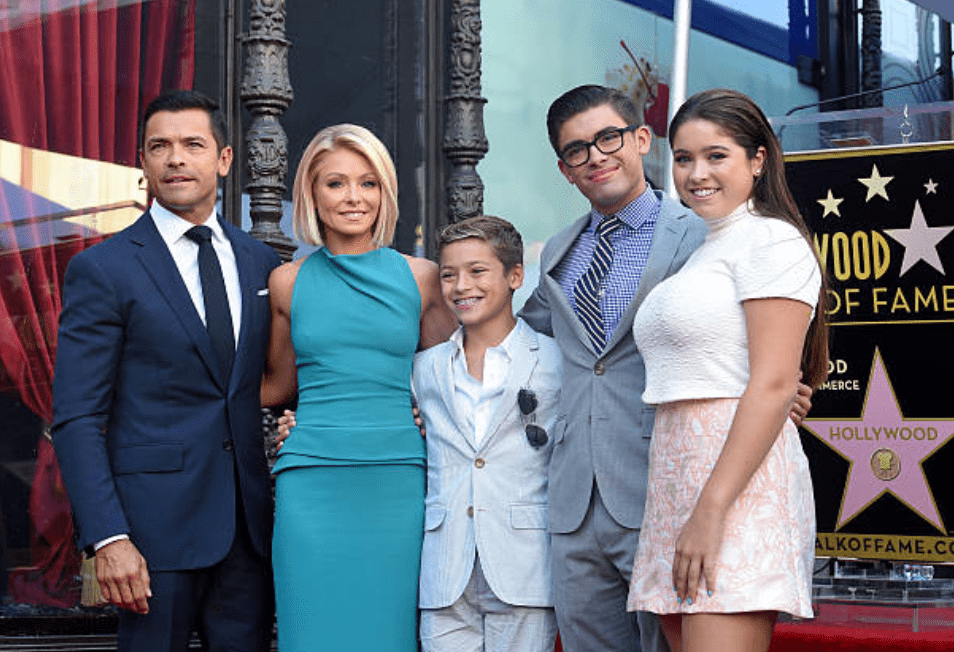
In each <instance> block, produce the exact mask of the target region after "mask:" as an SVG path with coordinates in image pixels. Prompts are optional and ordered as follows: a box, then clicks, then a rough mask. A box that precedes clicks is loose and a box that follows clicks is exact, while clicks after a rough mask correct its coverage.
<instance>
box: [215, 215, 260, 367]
mask: <svg viewBox="0 0 954 652" xmlns="http://www.w3.org/2000/svg"><path fill="white" fill-rule="evenodd" d="M218 219H219V223H220V224H221V225H222V230H223V231H224V232H225V235H226V236H228V238H229V242H231V243H232V252H233V253H234V254H235V266H236V268H237V269H238V283H239V294H240V296H241V297H242V310H241V315H242V317H241V322H240V323H239V337H238V342H237V348H236V350H235V363H234V364H233V365H232V376H231V378H240V377H241V373H242V370H243V369H244V365H245V363H246V356H247V355H248V348H249V347H247V346H244V344H245V342H246V340H247V339H248V338H249V337H251V336H252V335H253V333H252V332H251V331H252V329H256V330H257V324H255V323H253V322H254V320H253V319H252V316H251V310H252V306H253V300H254V299H253V297H252V295H251V293H252V291H253V290H254V289H255V288H253V287H252V265H253V257H252V252H251V251H250V250H249V247H248V246H247V245H246V243H244V242H243V241H241V240H240V239H238V238H233V237H232V233H231V232H230V231H231V229H233V228H235V227H233V226H231V225H230V224H226V222H225V220H223V219H222V217H221V216H219V218H218Z"/></svg>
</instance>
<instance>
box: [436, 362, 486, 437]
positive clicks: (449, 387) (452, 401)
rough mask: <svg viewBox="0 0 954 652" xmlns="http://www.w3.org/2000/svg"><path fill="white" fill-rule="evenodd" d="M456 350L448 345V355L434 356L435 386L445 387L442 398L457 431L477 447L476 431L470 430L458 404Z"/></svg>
mask: <svg viewBox="0 0 954 652" xmlns="http://www.w3.org/2000/svg"><path fill="white" fill-rule="evenodd" d="M456 350H457V349H456V347H454V346H449V347H447V351H448V355H446V356H437V355H436V356H434V370H433V371H434V378H435V386H437V387H443V388H445V391H442V392H441V400H443V401H444V407H445V409H446V410H447V414H448V415H449V417H450V421H451V422H452V423H453V424H454V427H455V428H457V432H459V433H460V434H461V435H462V436H463V437H464V439H466V440H467V442H468V443H469V444H470V446H471V447H472V448H475V447H476V445H475V442H474V433H473V432H471V431H470V428H469V427H468V426H467V423H466V421H464V420H463V418H462V417H463V413H462V412H461V411H460V410H459V409H458V405H457V386H456V383H455V382H454V352H455V351H456Z"/></svg>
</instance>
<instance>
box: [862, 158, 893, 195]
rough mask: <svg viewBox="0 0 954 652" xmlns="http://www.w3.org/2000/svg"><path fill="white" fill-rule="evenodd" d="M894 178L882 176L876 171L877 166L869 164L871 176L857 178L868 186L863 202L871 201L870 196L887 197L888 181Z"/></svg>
mask: <svg viewBox="0 0 954 652" xmlns="http://www.w3.org/2000/svg"><path fill="white" fill-rule="evenodd" d="M892 179H894V177H883V176H881V174H880V173H879V172H878V166H877V165H872V166H871V176H870V177H868V178H866V179H858V181H860V182H861V183H863V184H865V186H867V188H868V196H867V197H865V203H867V202H869V201H871V198H872V197H874V196H875V195H881V196H882V197H884V198H885V199H888V190H887V185H888V183H889V182H890V181H891V180H892Z"/></svg>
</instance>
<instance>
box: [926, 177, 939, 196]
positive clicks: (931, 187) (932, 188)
mask: <svg viewBox="0 0 954 652" xmlns="http://www.w3.org/2000/svg"><path fill="white" fill-rule="evenodd" d="M924 194H925V195H936V194H937V182H936V181H935V180H934V179H928V182H927V183H926V184H924Z"/></svg>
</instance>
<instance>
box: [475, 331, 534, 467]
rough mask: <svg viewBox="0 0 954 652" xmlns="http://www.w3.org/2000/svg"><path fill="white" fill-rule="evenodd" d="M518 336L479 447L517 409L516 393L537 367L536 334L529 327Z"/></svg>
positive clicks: (491, 436) (525, 383) (527, 385)
mask: <svg viewBox="0 0 954 652" xmlns="http://www.w3.org/2000/svg"><path fill="white" fill-rule="evenodd" d="M517 328H520V329H521V333H520V337H521V342H520V343H519V344H518V345H517V346H516V347H514V348H515V351H514V356H513V360H511V361H510V373H508V374H507V382H506V385H505V386H504V391H503V394H501V395H500V399H499V400H498V402H497V409H496V410H494V414H493V416H492V417H491V418H490V423H489V424H487V434H486V436H485V437H484V439H483V441H481V443H480V448H484V447H486V446H487V445H488V444H489V443H490V441H491V440H492V439H493V438H494V437H496V436H497V432H498V431H499V430H500V427H501V426H502V425H503V423H504V421H506V420H507V419H508V417H509V416H510V415H511V414H512V413H513V412H514V410H517V411H519V409H520V408H519V407H518V406H517V393H518V392H519V391H520V389H521V388H522V387H529V386H530V377H531V376H533V372H534V370H535V369H536V367H537V360H538V358H537V349H538V348H539V344H538V343H537V334H536V333H534V332H533V330H532V329H530V328H522V327H521V326H520V325H519V322H518V325H517Z"/></svg>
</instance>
